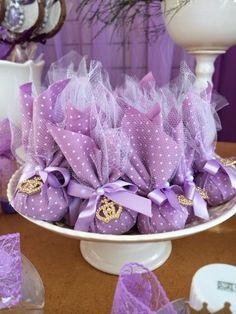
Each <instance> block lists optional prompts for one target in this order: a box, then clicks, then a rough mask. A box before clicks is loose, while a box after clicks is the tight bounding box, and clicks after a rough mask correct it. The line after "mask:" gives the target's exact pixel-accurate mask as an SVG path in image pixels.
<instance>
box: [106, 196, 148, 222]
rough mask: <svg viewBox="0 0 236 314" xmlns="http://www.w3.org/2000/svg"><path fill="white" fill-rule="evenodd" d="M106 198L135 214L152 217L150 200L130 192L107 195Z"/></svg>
mask: <svg viewBox="0 0 236 314" xmlns="http://www.w3.org/2000/svg"><path fill="white" fill-rule="evenodd" d="M106 196H107V197H108V198H109V199H110V200H111V201H113V202H115V203H117V204H120V205H121V206H123V207H125V208H128V209H131V210H133V211H135V212H138V213H140V214H143V215H145V216H148V217H152V202H151V200H150V199H148V198H146V197H143V196H139V195H137V194H134V193H130V192H128V191H125V190H124V191H117V192H116V193H106Z"/></svg>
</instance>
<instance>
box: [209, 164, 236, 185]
mask: <svg viewBox="0 0 236 314" xmlns="http://www.w3.org/2000/svg"><path fill="white" fill-rule="evenodd" d="M203 169H204V170H205V171H207V172H208V173H209V174H211V175H213V176H214V175H216V174H217V173H218V171H219V170H220V169H222V170H224V171H225V172H226V173H227V175H228V176H229V179H230V182H231V184H232V187H233V188H234V189H236V171H235V170H234V169H232V168H230V167H229V166H225V165H223V164H222V163H221V161H220V160H218V159H211V160H208V161H207V162H206V164H205V166H204V167H203Z"/></svg>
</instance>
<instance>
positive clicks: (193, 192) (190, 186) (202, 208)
mask: <svg viewBox="0 0 236 314" xmlns="http://www.w3.org/2000/svg"><path fill="white" fill-rule="evenodd" d="M184 192H185V196H186V197H187V199H189V200H190V201H192V202H193V205H192V206H193V211H194V214H195V216H197V217H199V218H201V219H204V220H208V219H209V213H208V210H207V203H206V202H205V201H204V199H203V198H202V196H201V195H200V193H199V192H198V190H197V187H196V185H195V183H194V182H193V176H191V175H189V176H187V177H186V178H185V181H184Z"/></svg>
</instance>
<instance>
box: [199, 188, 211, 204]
mask: <svg viewBox="0 0 236 314" xmlns="http://www.w3.org/2000/svg"><path fill="white" fill-rule="evenodd" d="M197 191H198V193H199V194H200V195H201V197H202V198H203V199H204V200H205V201H206V200H208V199H209V196H208V194H207V191H206V190H205V189H202V188H200V187H199V186H198V187H197Z"/></svg>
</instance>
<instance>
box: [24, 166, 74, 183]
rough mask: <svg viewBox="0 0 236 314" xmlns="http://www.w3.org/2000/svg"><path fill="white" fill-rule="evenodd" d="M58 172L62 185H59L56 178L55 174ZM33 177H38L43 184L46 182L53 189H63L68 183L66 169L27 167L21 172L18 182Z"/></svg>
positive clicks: (68, 175)
mask: <svg viewBox="0 0 236 314" xmlns="http://www.w3.org/2000/svg"><path fill="white" fill-rule="evenodd" d="M56 172H59V173H60V174H61V176H62V178H63V183H62V184H61V183H60V182H59V180H58V178H57V177H56V175H55V173H56ZM35 175H39V176H40V178H41V179H42V181H43V183H46V182H48V184H49V185H50V186H52V187H54V188H63V187H66V186H67V185H68V183H69V182H70V173H69V171H68V169H66V168H63V167H46V168H44V169H43V168H42V167H41V166H36V167H35V166H33V165H27V166H26V167H25V169H24V171H23V174H22V176H21V179H20V182H23V181H24V180H27V179H30V178H32V177H34V176H35Z"/></svg>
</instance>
